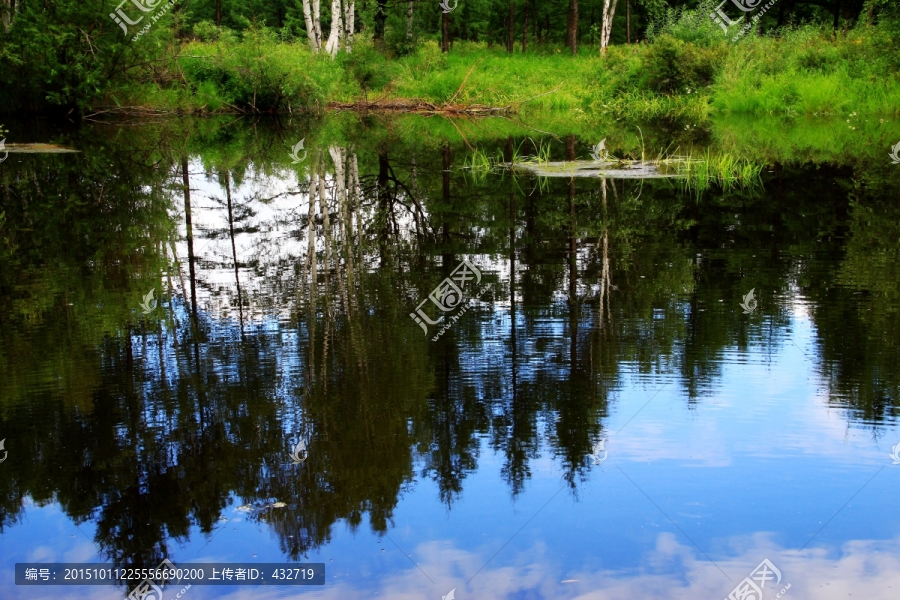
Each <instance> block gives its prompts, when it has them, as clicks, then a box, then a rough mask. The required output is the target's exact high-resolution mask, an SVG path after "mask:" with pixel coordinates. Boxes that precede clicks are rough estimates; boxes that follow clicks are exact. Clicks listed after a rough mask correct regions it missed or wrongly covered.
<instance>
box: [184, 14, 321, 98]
mask: <svg viewBox="0 0 900 600" xmlns="http://www.w3.org/2000/svg"><path fill="white" fill-rule="evenodd" d="M321 58H322V57H320V56H312V55H311V54H310V53H309V51H308V50H307V49H306V48H305V46H304V45H303V44H300V43H297V44H285V43H280V42H279V41H278V39H277V37H276V35H275V33H274V32H273V31H272V30H271V29H267V28H263V27H260V28H251V29H248V30H246V31H244V32H243V33H242V34H240V36H239V37H238V34H235V33H232V32H230V31H228V30H225V29H223V30H222V31H221V32H220V33H219V36H218V38H217V41H216V42H213V43H200V42H194V43H192V44H190V45H189V46H188V47H187V48H185V51H184V56H182V57H181V58H180V59H179V64H180V65H181V67H182V69H183V71H184V74H185V77H186V78H187V80H188V83H189V85H190V86H191V88H192V90H193V92H194V93H195V94H196V95H197V98H198V100H199V101H200V102H202V103H204V104H205V105H207V108H209V109H210V110H213V107H214V106H222V105H226V104H227V105H230V106H232V107H235V108H238V109H241V110H249V111H251V112H277V111H287V110H289V109H290V110H293V109H294V108H307V109H312V108H314V107H315V106H316V105H317V104H319V105H321V104H323V103H324V101H325V91H324V90H323V88H322V86H321V85H320V82H317V81H315V80H314V79H313V77H311V76H310V73H311V72H314V73H317V72H320V69H319V68H318V67H319V65H318V64H317V63H319V62H321V61H320V59H321ZM326 60H327V59H326ZM304 67H306V68H304Z"/></svg>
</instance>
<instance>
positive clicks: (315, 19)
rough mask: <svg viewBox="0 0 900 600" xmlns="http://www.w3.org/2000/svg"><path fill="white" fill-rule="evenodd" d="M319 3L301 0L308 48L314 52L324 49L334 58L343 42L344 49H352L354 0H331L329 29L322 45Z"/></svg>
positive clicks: (354, 17)
mask: <svg viewBox="0 0 900 600" xmlns="http://www.w3.org/2000/svg"><path fill="white" fill-rule="evenodd" d="M319 3H320V0H303V19H304V21H306V34H307V35H308V36H309V49H310V50H311V51H312V52H313V53H314V54H318V53H319V52H321V51H322V50H323V49H324V51H325V52H327V53H328V54H330V55H331V57H332V58H334V57H335V56H337V53H338V51H339V50H340V49H341V43H342V42H343V46H344V49H345V50H346V51H347V52H350V51H351V50H352V49H353V29H354V26H355V19H356V0H331V31H330V32H329V34H328V39H327V40H325V41H324V47H323V35H322V18H321V14H320V8H319Z"/></svg>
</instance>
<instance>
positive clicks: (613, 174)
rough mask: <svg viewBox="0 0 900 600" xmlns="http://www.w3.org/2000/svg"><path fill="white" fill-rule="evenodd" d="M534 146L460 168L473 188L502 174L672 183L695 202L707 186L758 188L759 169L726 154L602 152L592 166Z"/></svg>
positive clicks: (473, 158) (480, 155) (477, 156)
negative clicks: (629, 155) (627, 155)
mask: <svg viewBox="0 0 900 600" xmlns="http://www.w3.org/2000/svg"><path fill="white" fill-rule="evenodd" d="M529 139H530V138H529ZM523 143H524V142H523ZM532 144H534V142H533V141H532ZM534 145H535V149H536V151H537V154H536V155H534V156H525V155H522V154H521V148H522V144H520V145H519V147H518V148H516V149H515V150H514V151H513V156H512V161H504V157H503V156H502V154H501V153H499V152H498V156H496V157H490V156H488V154H487V153H486V152H485V151H483V150H479V149H477V148H476V149H475V150H474V151H473V152H472V153H471V154H470V155H469V156H468V157H466V162H465V168H466V169H468V170H469V171H470V172H471V173H472V175H473V176H474V179H475V181H476V183H483V182H484V179H485V178H486V177H487V175H488V174H490V173H497V172H500V171H503V170H509V171H512V172H514V173H515V172H521V173H528V174H530V175H534V176H536V177H539V178H550V177H555V178H572V177H587V178H607V179H660V178H674V179H677V180H679V181H680V182H681V183H682V185H683V187H684V189H685V190H686V191H692V192H694V193H696V194H697V195H698V196H699V195H701V194H702V193H703V192H704V191H706V190H707V189H709V188H710V187H711V186H712V185H718V186H719V187H720V188H721V189H723V190H729V189H734V188H742V189H746V188H751V187H756V186H757V185H760V184H761V183H762V179H761V177H760V174H761V173H762V170H763V165H762V164H759V163H755V162H753V161H750V160H748V159H745V158H737V157H735V156H733V155H731V154H727V153H725V154H713V153H712V152H711V151H710V150H709V149H707V150H706V153H705V154H703V155H700V156H693V155H688V156H679V155H677V154H673V155H667V156H663V155H660V156H658V157H657V158H656V159H647V158H643V159H642V160H630V159H621V158H616V157H615V156H612V155H610V154H608V153H606V152H605V149H604V153H603V154H602V155H601V154H597V153H593V154H592V155H593V156H594V159H593V160H569V161H550V146H549V144H544V143H543V142H542V143H541V144H540V145H537V144H534ZM642 155H643V152H642Z"/></svg>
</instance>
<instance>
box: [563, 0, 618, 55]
mask: <svg viewBox="0 0 900 600" xmlns="http://www.w3.org/2000/svg"><path fill="white" fill-rule="evenodd" d="M606 2H609V0H606ZM566 45H567V46H568V47H569V49H570V50H571V51H572V55H573V56H574V55H575V54H577V53H578V0H569V22H568V25H567V27H566Z"/></svg>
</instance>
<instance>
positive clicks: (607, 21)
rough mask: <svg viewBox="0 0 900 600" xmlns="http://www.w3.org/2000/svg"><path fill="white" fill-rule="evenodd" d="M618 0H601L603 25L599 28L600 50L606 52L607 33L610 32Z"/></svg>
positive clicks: (607, 43) (607, 44)
mask: <svg viewBox="0 0 900 600" xmlns="http://www.w3.org/2000/svg"><path fill="white" fill-rule="evenodd" d="M618 2H619V0H612V1H610V0H603V27H602V29H601V30H600V52H602V53H603V54H606V47H607V46H609V34H610V33H612V24H613V18H614V17H615V15H616V4H618Z"/></svg>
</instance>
